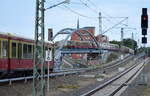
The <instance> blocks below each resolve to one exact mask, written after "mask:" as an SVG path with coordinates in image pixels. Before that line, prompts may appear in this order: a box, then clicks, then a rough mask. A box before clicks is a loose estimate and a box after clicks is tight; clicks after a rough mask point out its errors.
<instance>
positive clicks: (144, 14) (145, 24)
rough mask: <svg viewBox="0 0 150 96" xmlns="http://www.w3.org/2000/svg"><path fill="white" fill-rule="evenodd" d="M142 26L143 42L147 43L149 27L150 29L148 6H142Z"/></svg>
mask: <svg viewBox="0 0 150 96" xmlns="http://www.w3.org/2000/svg"><path fill="white" fill-rule="evenodd" d="M141 28H142V35H144V36H143V37H142V43H143V44H146V43H147V37H146V35H147V29H148V14H147V8H142V15H141Z"/></svg>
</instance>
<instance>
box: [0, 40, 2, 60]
mask: <svg viewBox="0 0 150 96" xmlns="http://www.w3.org/2000/svg"><path fill="white" fill-rule="evenodd" d="M1 50H2V47H1V40H0V58H1Z"/></svg>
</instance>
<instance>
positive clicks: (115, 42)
mask: <svg viewBox="0 0 150 96" xmlns="http://www.w3.org/2000/svg"><path fill="white" fill-rule="evenodd" d="M109 43H112V44H118V45H120V44H121V42H120V41H116V40H113V41H110V42H109Z"/></svg>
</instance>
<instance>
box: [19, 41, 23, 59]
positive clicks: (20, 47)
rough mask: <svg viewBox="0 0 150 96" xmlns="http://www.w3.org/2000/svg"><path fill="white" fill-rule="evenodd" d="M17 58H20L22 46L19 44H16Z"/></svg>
mask: <svg viewBox="0 0 150 96" xmlns="http://www.w3.org/2000/svg"><path fill="white" fill-rule="evenodd" d="M18 58H19V59H21V58H22V44H21V43H19V44H18Z"/></svg>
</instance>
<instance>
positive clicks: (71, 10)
mask: <svg viewBox="0 0 150 96" xmlns="http://www.w3.org/2000/svg"><path fill="white" fill-rule="evenodd" d="M64 7H65V8H66V9H68V10H69V11H70V12H72V13H74V14H77V15H79V16H81V17H85V18H88V19H95V18H97V17H90V16H86V15H83V14H81V13H79V12H76V11H74V10H73V9H71V8H69V7H68V6H66V5H64Z"/></svg>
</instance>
